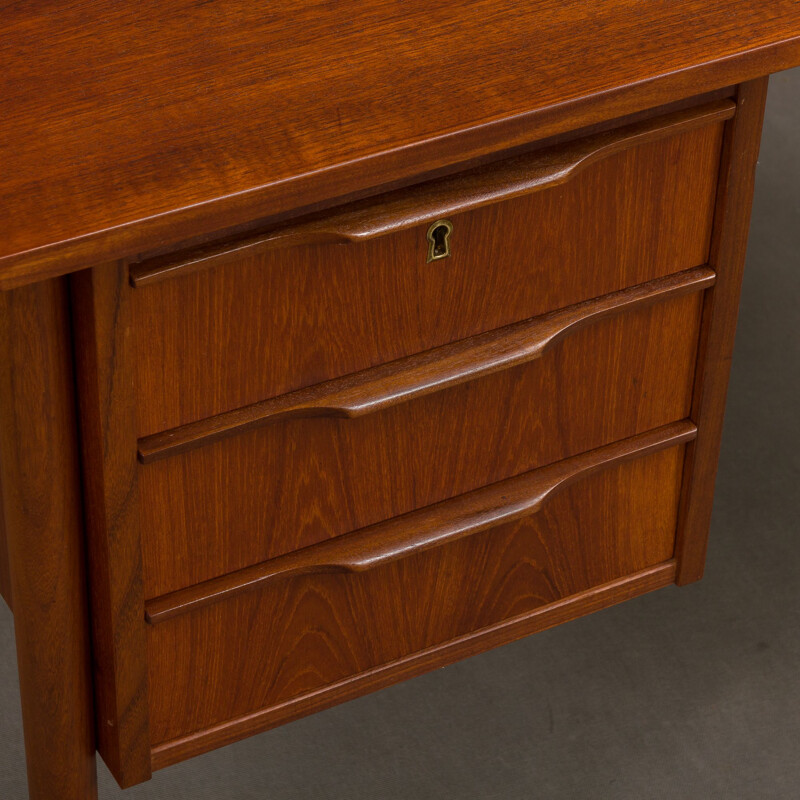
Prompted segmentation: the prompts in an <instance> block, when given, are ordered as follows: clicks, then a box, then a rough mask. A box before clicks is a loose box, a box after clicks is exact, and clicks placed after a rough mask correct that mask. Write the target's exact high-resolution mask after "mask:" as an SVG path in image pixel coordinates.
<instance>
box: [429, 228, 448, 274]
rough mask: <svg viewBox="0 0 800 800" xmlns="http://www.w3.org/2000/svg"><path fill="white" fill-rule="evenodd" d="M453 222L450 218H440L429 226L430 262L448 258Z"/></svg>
mask: <svg viewBox="0 0 800 800" xmlns="http://www.w3.org/2000/svg"><path fill="white" fill-rule="evenodd" d="M452 232H453V223H452V222H450V220H449V219H440V220H438V221H436V222H434V223H433V225H431V226H430V228H428V263H429V264H430V263H431V261H438V260H439V259H440V258H447V257H448V256H449V255H450V234H451V233H452Z"/></svg>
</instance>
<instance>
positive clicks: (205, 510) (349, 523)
mask: <svg viewBox="0 0 800 800" xmlns="http://www.w3.org/2000/svg"><path fill="white" fill-rule="evenodd" d="M702 298H703V292H702V291H695V292H694V293H692V294H690V295H687V296H684V297H680V298H677V299H674V300H669V301H666V302H661V303H657V304H656V305H654V306H652V307H651V308H648V309H644V310H641V311H629V312H625V313H623V314H621V315H620V316H618V317H615V318H613V319H611V320H607V321H604V322H600V323H597V324H595V325H592V326H589V327H588V328H585V329H583V330H581V331H578V332H577V333H575V334H573V335H572V336H569V337H567V338H566V339H565V340H564V341H562V342H560V343H559V344H557V345H556V346H555V347H554V348H553V350H552V351H551V352H548V353H546V354H545V355H544V356H543V357H542V358H541V359H539V360H537V361H534V362H532V363H530V364H526V365H522V366H518V367H514V368H512V369H508V370H504V371H502V372H498V373H495V374H494V375H491V376H489V377H485V378H480V379H478V380H475V381H473V382H470V383H466V384H463V385H461V386H456V387H454V388H451V389H446V390H443V391H440V392H435V393H432V394H429V395H427V396H425V397H422V398H420V399H418V400H413V401H410V402H408V403H404V404H401V405H398V406H395V407H392V408H389V409H386V410H384V411H378V412H376V413H373V414H369V415H367V416H365V417H360V418H356V419H347V420H342V419H336V418H327V419H298V420H288V421H282V422H277V423H275V424H274V425H272V426H269V427H265V428H260V429H257V430H255V431H252V432H247V433H243V434H241V435H238V436H233V437H232V438H229V439H226V440H223V441H220V442H218V443H216V444H212V445H209V446H207V447H203V448H200V449H197V450H194V451H191V452H187V453H185V454H181V455H178V456H175V457H171V458H166V459H163V460H160V461H157V462H155V463H153V464H148V465H146V466H144V467H143V468H142V469H141V471H140V475H139V488H140V493H141V520H142V549H143V554H144V576H145V596H146V597H148V598H150V597H154V596H156V595H159V594H163V593H165V592H169V591H173V590H175V589H179V588H182V587H185V586H188V585H191V584H194V583H197V582H199V581H202V580H207V579H209V578H212V577H215V576H217V575H221V574H224V573H226V572H230V571H232V570H235V569H240V568H242V567H245V566H248V565H250V564H254V563H257V562H259V561H263V560H265V559H267V558H273V557H275V556H278V555H281V554H283V553H287V552H289V551H292V550H295V549H297V548H300V547H305V546H308V545H310V544H313V543H315V542H320V541H323V540H325V539H328V538H330V537H332V536H338V535H341V534H346V533H348V532H349V531H352V530H355V529H356V528H361V527H364V526H367V525H371V524H374V523H377V522H380V521H381V520H385V519H389V518H391V517H394V516H397V515H399V514H403V513H406V512H408V511H411V510H413V509H415V508H419V507H421V506H426V505H430V504H431V503H435V502H437V501H440V500H444V499H446V498H449V497H453V496H454V495H458V494H461V493H463V492H467V491H470V490H473V489H477V488H478V487H480V486H483V485H485V484H488V483H494V482H495V481H498V480H501V479H503V478H508V477H510V476H512V475H516V474H518V473H521V472H525V471H527V470H530V469H534V468H536V467H540V466H542V465H544V464H548V463H551V462H554V461H559V460H561V459H563V458H566V457H568V456H573V455H576V454H578V453H581V452H584V451H586V450H590V449H593V448H595V447H599V446H601V445H604V444H608V443H609V442H613V441H616V440H618V439H623V438H625V437H628V436H633V435H635V434H639V433H643V432H644V431H647V430H650V429H652V428H656V427H658V426H660V425H665V424H667V423H670V422H675V421H676V420H680V419H683V418H685V417H687V416H688V414H689V410H690V406H691V392H692V384H693V377H694V365H695V354H696V351H697V338H698V331H699V326H700V309H701V306H702Z"/></svg>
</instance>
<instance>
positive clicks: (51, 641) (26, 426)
mask: <svg viewBox="0 0 800 800" xmlns="http://www.w3.org/2000/svg"><path fill="white" fill-rule="evenodd" d="M74 391H75V390H74V384H73V373H72V343H71V338H70V325H69V312H68V305H67V289H66V282H65V280H64V279H54V280H50V281H46V282H43V283H38V284H33V285H30V286H26V287H23V288H21V289H15V290H13V291H9V292H0V475H1V476H2V481H0V483H1V484H2V490H3V501H4V502H3V511H4V516H5V523H6V537H7V540H8V555H9V567H10V578H11V590H12V596H13V598H14V628H15V634H16V641H17V660H18V664H19V678H20V692H21V695H22V717H23V725H24V729H25V752H26V757H27V768H28V785H29V791H30V798H31V800H94V799H95V798H96V797H97V778H96V771H95V747H94V711H93V701H92V684H91V668H90V644H89V641H90V637H89V621H88V611H87V597H86V570H85V550H84V541H83V525H82V519H81V495H80V479H79V461H78V448H77V441H76V440H77V430H76V417H75V402H74Z"/></svg>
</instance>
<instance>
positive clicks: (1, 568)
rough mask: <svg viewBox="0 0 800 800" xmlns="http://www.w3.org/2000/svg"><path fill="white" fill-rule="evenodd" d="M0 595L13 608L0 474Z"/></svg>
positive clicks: (0, 475)
mask: <svg viewBox="0 0 800 800" xmlns="http://www.w3.org/2000/svg"><path fill="white" fill-rule="evenodd" d="M0 597H2V598H3V600H5V601H6V605H7V606H8V607H9V608H10V609H12V610H13V605H12V602H11V572H10V570H9V564H8V538H7V536H6V520H5V512H4V511H3V483H2V474H0Z"/></svg>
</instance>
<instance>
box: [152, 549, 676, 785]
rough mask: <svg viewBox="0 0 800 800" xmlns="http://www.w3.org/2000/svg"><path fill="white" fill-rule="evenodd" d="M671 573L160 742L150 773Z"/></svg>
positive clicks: (551, 608)
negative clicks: (152, 770)
mask: <svg viewBox="0 0 800 800" xmlns="http://www.w3.org/2000/svg"><path fill="white" fill-rule="evenodd" d="M675 571H676V565H675V561H674V560H670V561H665V562H664V563H663V564H657V565H656V566H654V567H648V568H646V569H643V570H639V571H638V572H635V573H633V574H632V575H627V576H625V577H624V578H619V579H617V580H615V581H609V582H608V583H604V584H602V585H600V586H597V587H594V588H592V589H587V590H586V591H583V592H578V593H577V594H574V595H571V596H570V597H567V598H564V599H562V600H556V601H555V602H553V603H548V604H546V605H544V606H539V607H538V608H534V609H533V610H532V611H528V612H524V613H522V614H519V615H517V616H514V617H510V618H508V619H505V620H502V621H501V622H498V623H496V624H494V625H490V626H487V627H485V628H482V629H481V630H479V631H473V632H472V633H468V634H465V635H464V636H459V637H456V638H455V639H451V640H449V641H447V642H445V643H443V644H439V645H434V646H433V647H429V648H427V649H425V650H420V651H417V652H416V653H412V654H411V655H408V656H405V657H403V658H399V659H397V660H395V661H391V662H389V663H388V664H382V665H381V666H379V667H375V668H373V669H371V670H366V671H364V672H361V673H359V674H358V675H355V676H350V677H347V678H345V679H343V680H341V681H339V682H338V683H334V684H330V685H328V686H326V687H325V688H323V689H320V690H318V691H311V692H307V693H306V694H304V695H301V696H299V697H296V698H293V699H292V700H289V701H287V702H285V703H280V704H277V705H275V706H271V707H270V708H266V709H259V710H257V711H253V712H251V713H249V714H244V715H242V716H241V717H236V718H234V719H229V720H225V721H224V722H221V723H219V724H217V725H212V726H210V727H208V728H204V729H202V730H200V731H196V732H194V733H191V734H188V735H186V736H179V737H176V738H175V739H171V740H168V741H165V742H162V743H160V744H157V745H156V746H155V747H154V748H153V769H154V770H158V769H163V768H164V767H168V766H170V765H172V764H175V763H177V762H179V761H183V760H184V759H187V758H190V757H192V756H197V755H200V754H201V753H206V752H208V751H209V750H214V749H216V748H218V747H223V746H225V745H227V744H231V743H232V742H235V741H237V740H239V739H243V738H245V737H246V736H252V735H253V734H256V733H260V732H262V731H265V730H269V729H270V728H274V727H276V726H278V725H283V724H285V723H287V722H291V721H292V720H295V719H298V718H300V717H304V716H306V715H308V714H311V713H314V712H317V711H322V710H324V709H326V708H330V707H331V706H333V705H336V704H337V703H342V702H345V701H347V700H352V699H354V698H356V697H360V696H361V695H364V694H367V693H368V692H372V691H376V690H377V689H382V688H383V687H385V686H388V685H390V684H393V683H398V682H399V681H403V680H408V679H409V678H413V677H415V676H417V675H421V674H423V673H424V672H428V671H430V670H432V669H437V668H439V667H442V666H444V665H447V664H450V663H452V662H454V661H458V660H460V659H463V658H468V657H469V656H472V655H476V654H478V653H482V652H484V651H485V650H489V649H491V648H492V647H498V646H500V645H503V644H507V643H508V642H512V641H514V640H516V639H521V638H522V637H524V636H530V635H531V634H534V633H539V632H540V631H545V630H547V629H548V628H552V627H554V626H555V625H561V624H562V623H564V622H568V621H569V620H572V619H575V618H576V617H580V616H584V615H586V614H592V613H594V612H596V611H600V610H601V609H604V608H608V607H609V606H612V605H615V604H617V603H623V602H626V601H628V600H632V599H633V598H635V597H638V596H639V595H641V594H644V593H646V592H652V591H654V590H655V589H661V588H663V587H665V586H669V585H670V584H671V583H673V582H674V581H675Z"/></svg>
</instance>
